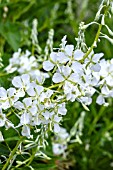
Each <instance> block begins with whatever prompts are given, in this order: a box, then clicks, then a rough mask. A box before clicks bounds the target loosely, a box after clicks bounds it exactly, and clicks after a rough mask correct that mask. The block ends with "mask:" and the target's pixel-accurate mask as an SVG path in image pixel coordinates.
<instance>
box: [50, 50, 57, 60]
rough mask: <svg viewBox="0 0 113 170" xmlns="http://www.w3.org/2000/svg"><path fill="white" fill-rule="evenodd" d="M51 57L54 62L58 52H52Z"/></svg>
mask: <svg viewBox="0 0 113 170" xmlns="http://www.w3.org/2000/svg"><path fill="white" fill-rule="evenodd" d="M50 58H51V59H52V61H53V62H56V60H57V53H56V52H51V54H50Z"/></svg>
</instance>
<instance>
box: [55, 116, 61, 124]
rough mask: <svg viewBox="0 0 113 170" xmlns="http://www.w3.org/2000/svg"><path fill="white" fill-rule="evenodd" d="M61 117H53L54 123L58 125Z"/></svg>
mask: <svg viewBox="0 0 113 170" xmlns="http://www.w3.org/2000/svg"><path fill="white" fill-rule="evenodd" d="M61 119H62V117H58V116H57V115H55V116H54V121H55V122H57V123H59V122H60V121H61Z"/></svg>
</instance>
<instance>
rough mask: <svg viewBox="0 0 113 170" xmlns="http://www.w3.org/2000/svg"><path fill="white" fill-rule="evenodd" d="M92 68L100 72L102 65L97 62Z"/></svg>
mask: <svg viewBox="0 0 113 170" xmlns="http://www.w3.org/2000/svg"><path fill="white" fill-rule="evenodd" d="M91 70H93V71H95V72H99V71H100V70H101V66H100V65H99V64H98V63H97V64H95V65H92V66H91Z"/></svg>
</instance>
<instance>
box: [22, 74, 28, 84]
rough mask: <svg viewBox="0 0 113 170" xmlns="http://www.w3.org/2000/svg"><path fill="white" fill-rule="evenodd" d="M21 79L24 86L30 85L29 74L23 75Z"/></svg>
mask: <svg viewBox="0 0 113 170" xmlns="http://www.w3.org/2000/svg"><path fill="white" fill-rule="evenodd" d="M21 79H22V81H23V83H24V85H28V84H29V83H30V76H29V74H23V75H22V76H21Z"/></svg>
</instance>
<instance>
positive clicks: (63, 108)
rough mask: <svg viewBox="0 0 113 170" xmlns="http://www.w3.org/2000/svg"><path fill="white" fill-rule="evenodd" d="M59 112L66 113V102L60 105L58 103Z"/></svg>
mask: <svg viewBox="0 0 113 170" xmlns="http://www.w3.org/2000/svg"><path fill="white" fill-rule="evenodd" d="M58 113H59V114H60V115H66V113H67V109H66V107H65V103H62V104H59V105H58Z"/></svg>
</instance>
